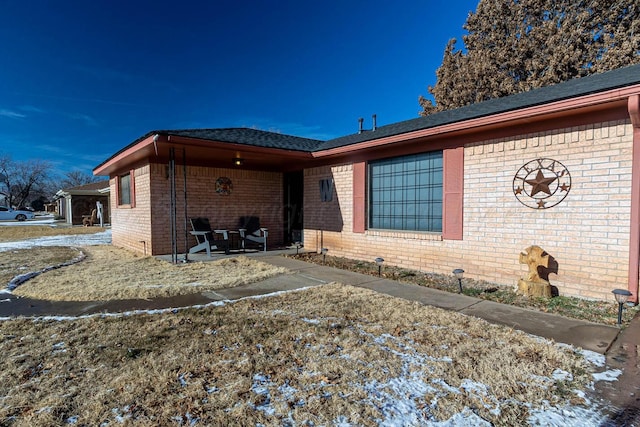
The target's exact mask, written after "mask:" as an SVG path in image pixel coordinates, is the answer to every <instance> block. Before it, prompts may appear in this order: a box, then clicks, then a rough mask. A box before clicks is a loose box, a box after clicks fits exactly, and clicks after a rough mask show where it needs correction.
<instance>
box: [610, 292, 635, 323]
mask: <svg viewBox="0 0 640 427" xmlns="http://www.w3.org/2000/svg"><path fill="white" fill-rule="evenodd" d="M611 293H613V296H614V297H615V298H616V302H617V303H618V325H621V324H622V306H623V305H624V303H625V302H627V300H628V299H629V297H630V296H631V292H629V291H628V290H626V289H614V290H612V291H611Z"/></svg>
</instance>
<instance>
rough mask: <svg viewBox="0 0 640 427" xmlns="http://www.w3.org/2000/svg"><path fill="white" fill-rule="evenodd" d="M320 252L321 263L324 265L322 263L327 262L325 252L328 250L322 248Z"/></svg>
mask: <svg viewBox="0 0 640 427" xmlns="http://www.w3.org/2000/svg"><path fill="white" fill-rule="evenodd" d="M320 252H322V263H323V264H324V262H325V261H326V260H327V252H329V249H327V248H322V249H321V250H320Z"/></svg>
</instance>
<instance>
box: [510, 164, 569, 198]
mask: <svg viewBox="0 0 640 427" xmlns="http://www.w3.org/2000/svg"><path fill="white" fill-rule="evenodd" d="M570 189H571V175H570V174H569V170H568V169H567V168H566V167H565V166H564V165H563V164H562V163H560V162H558V161H557V160H553V159H545V158H541V159H535V160H531V161H530V162H528V163H525V164H524V165H523V166H522V167H521V168H520V169H518V172H516V175H515V176H514V177H513V194H515V196H516V198H517V199H518V200H519V201H520V203H522V204H523V205H525V206H526V207H528V208H531V209H549V208H551V207H553V206H555V205H557V204H558V203H560V202H561V201H563V200H564V198H565V197H567V194H569V190H570Z"/></svg>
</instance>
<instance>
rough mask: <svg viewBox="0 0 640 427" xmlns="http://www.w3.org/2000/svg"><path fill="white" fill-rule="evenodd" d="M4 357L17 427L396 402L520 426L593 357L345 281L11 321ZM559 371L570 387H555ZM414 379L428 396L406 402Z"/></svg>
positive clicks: (366, 416)
mask: <svg viewBox="0 0 640 427" xmlns="http://www.w3.org/2000/svg"><path fill="white" fill-rule="evenodd" d="M0 354H1V355H2V358H3V359H2V360H3V369H2V370H1V371H0V396H1V397H0V420H4V421H3V425H12V426H16V427H19V426H51V425H61V424H65V423H68V422H70V421H73V422H74V423H75V424H76V425H96V426H97V425H106V424H109V425H112V424H119V423H120V422H122V423H124V424H126V425H129V424H135V425H144V426H146V425H149V426H156V425H189V423H190V421H192V420H197V424H196V425H256V424H258V423H262V424H264V425H269V426H271V425H287V424H296V425H331V424H334V423H335V422H336V421H337V420H342V421H344V422H350V423H351V424H352V425H364V426H373V425H378V423H379V422H380V420H384V419H387V418H388V417H390V416H392V415H393V414H390V413H389V411H393V409H392V408H393V407H394V405H396V404H397V403H398V402H400V403H403V404H406V405H408V407H406V408H404V410H405V411H409V410H413V411H415V413H416V414H417V415H418V416H419V417H422V419H423V420H431V421H435V420H444V419H447V418H449V417H450V416H451V415H452V414H455V413H458V412H460V411H461V410H462V408H464V407H468V408H473V410H474V411H475V412H476V413H477V414H478V415H479V416H481V417H482V418H484V419H486V420H488V421H490V422H493V423H496V425H522V424H524V423H526V418H527V416H528V413H529V409H528V407H527V404H528V403H531V404H532V405H533V406H536V405H538V404H540V402H543V401H545V400H548V401H549V402H551V403H558V402H562V401H565V399H566V398H568V397H570V396H567V394H566V393H567V392H566V391H567V390H571V389H573V388H579V389H584V387H585V383H586V380H587V375H586V367H585V365H584V361H583V360H582V358H581V357H579V356H578V355H576V354H574V353H573V352H572V351H570V350H568V349H560V348H558V347H557V346H554V345H553V344H552V343H550V342H547V341H541V340H537V339H535V338H533V337H530V336H528V335H525V334H523V333H520V332H517V331H514V330H511V329H508V328H505V327H500V326H494V325H490V324H488V323H486V322H484V321H482V320H479V319H475V318H471V317H467V316H463V315H459V314H457V313H451V312H446V311H443V310H440V309H437V308H433V307H425V306H423V305H421V304H418V303H411V302H408V301H404V300H399V299H394V298H391V297H388V296H384V295H380V294H377V293H374V292H372V291H368V290H364V289H359V288H354V287H350V286H343V285H338V284H333V285H326V286H322V287H318V288H314V289H308V290H304V291H298V292H291V293H287V294H281V295H277V296H272V297H268V298H261V299H249V300H241V301H237V302H234V303H229V304H227V305H224V306H211V307H207V308H204V309H186V310H183V311H172V312H167V313H165V314H162V315H160V314H155V315H151V314H143V315H135V316H128V317H122V316H120V317H90V318H82V319H73V320H63V321H58V320H36V321H34V320H29V319H15V320H11V321H5V322H2V331H1V332H0ZM556 369H562V370H564V371H567V372H569V373H570V374H571V375H572V379H571V380H562V381H561V380H552V379H550V376H551V374H552V373H553V372H554V370H556ZM403 381H407V382H410V381H412V382H416V383H419V384H422V385H423V387H422V388H421V389H418V392H417V393H416V394H415V395H413V396H412V395H410V392H409V391H407V392H406V393H403V392H402V391H400V392H398V393H400V395H397V394H396V392H394V391H393V390H394V389H393V387H392V385H393V384H401V383H402V382H403ZM479 384H483V385H484V386H486V390H484V391H482V390H481V388H482V387H480V386H478V385H479ZM577 400H579V399H577ZM574 403H577V402H574ZM395 409H396V410H400V409H399V407H396V408H395ZM496 409H498V410H497V411H496ZM398 415H399V414H397V413H396V416H398ZM419 423H420V422H419Z"/></svg>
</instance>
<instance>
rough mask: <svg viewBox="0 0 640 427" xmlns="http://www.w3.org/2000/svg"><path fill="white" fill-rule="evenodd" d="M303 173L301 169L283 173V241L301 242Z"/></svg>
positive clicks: (289, 243)
mask: <svg viewBox="0 0 640 427" xmlns="http://www.w3.org/2000/svg"><path fill="white" fill-rule="evenodd" d="M303 191H304V174H303V172H302V171H296V172H287V173H285V174H284V243H285V244H286V245H291V244H293V243H295V242H302V227H303V221H302V219H303V218H302V203H303Z"/></svg>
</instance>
